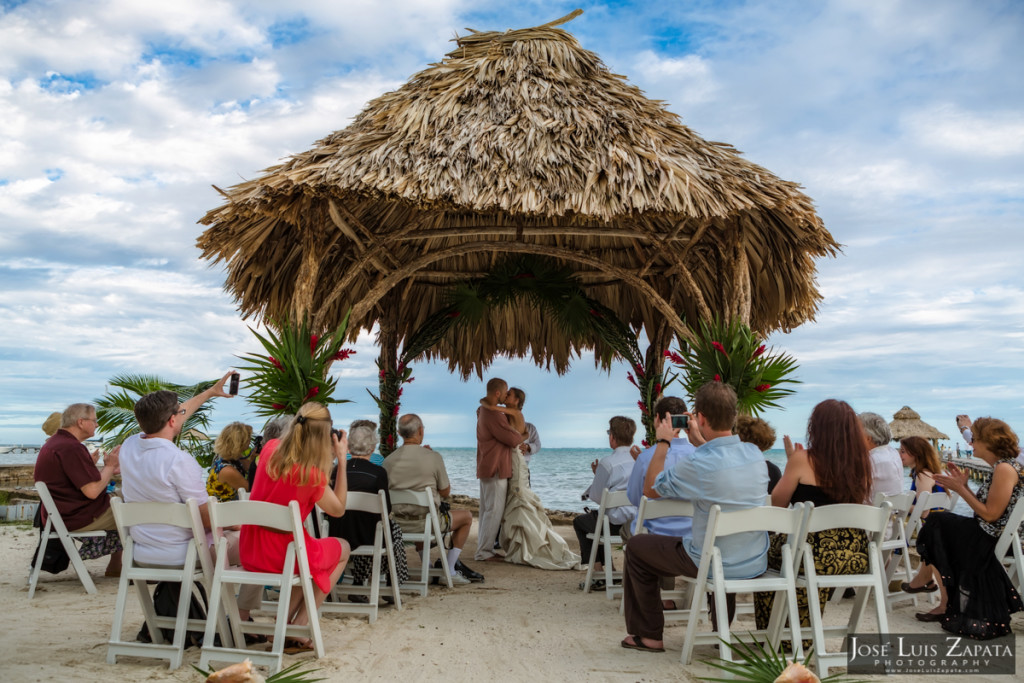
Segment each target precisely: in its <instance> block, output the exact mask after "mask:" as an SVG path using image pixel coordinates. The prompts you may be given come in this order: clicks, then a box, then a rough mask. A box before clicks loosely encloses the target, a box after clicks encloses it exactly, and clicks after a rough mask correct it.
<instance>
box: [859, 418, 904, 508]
mask: <svg viewBox="0 0 1024 683" xmlns="http://www.w3.org/2000/svg"><path fill="white" fill-rule="evenodd" d="M857 417H859V418H860V422H861V424H862V425H863V426H864V433H865V434H867V435H868V439H869V440H870V441H871V445H872V448H871V451H870V453H868V455H869V456H870V458H871V498H870V499H869V500H866V501H864V502H865V503H871V502H872V501H873V500H874V499H875V496H876V495H878V494H879V493H886V494H889V495H891V496H895V495H897V494H900V493H903V461H902V460H900V454H899V452H898V451H897V450H896V449H895V448H893V447H892V446H891V445H889V442H890V441H892V431H890V429H889V423H887V422H886V421H885V418H884V417H882V416H881V415H879V414H878V413H861V414H860V415H858V416H857Z"/></svg>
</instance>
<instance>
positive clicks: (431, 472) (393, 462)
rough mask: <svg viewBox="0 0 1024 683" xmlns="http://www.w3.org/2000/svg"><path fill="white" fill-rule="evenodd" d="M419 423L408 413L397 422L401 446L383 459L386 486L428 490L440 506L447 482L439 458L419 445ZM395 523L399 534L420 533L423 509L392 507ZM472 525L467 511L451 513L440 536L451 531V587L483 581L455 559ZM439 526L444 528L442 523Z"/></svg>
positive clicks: (442, 464) (421, 433) (477, 574)
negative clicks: (429, 488)
mask: <svg viewBox="0 0 1024 683" xmlns="http://www.w3.org/2000/svg"><path fill="white" fill-rule="evenodd" d="M423 433H424V430H423V421H422V420H420V418H419V416H418V415H414V414H413V413H409V414H407V415H403V416H401V417H400V418H398V435H399V436H401V437H402V440H403V442H402V445H401V447H399V448H396V449H395V450H394V452H392V453H391V455H389V456H388V457H386V458H384V469H386V470H387V471H388V486H390V487H391V490H393V491H395V490H403V489H408V490H411V491H424V490H426V488H427V487H428V486H429V487H431V488H432V489H434V502H435V503H440V500H441V498H445V497H447V496H448V495H449V494H450V493H451V490H452V485H451V483H450V482H449V481H448V471H447V470H446V469H445V466H444V460H443V459H442V458H441V454H440V453H437V452H436V451H433V450H431V449H430V448H429V447H428V446H424V445H423ZM392 513H393V516H394V518H395V522H397V523H398V525H399V526H400V527H402V531H405V532H409V533H423V520H424V518H425V517H426V514H427V511H426V508H422V507H420V506H418V505H395V506H393V509H392ZM472 525H473V513H471V512H470V511H469V510H452V511H451V521H450V523H449V524H448V528H442V529H441V531H442V533H446V532H448V531H451V533H452V547H451V549H450V550H448V568H449V571H450V572H451V578H452V583H453V584H467V583H470V582H471V581H472V582H480V581H483V580H484V577H483V575H481V574H479V573H478V572H475V571H473V570H472V569H470V568H469V567H467V566H466V565H465V564H463V563H462V560H460V559H459V557H460V556H461V555H462V547H463V546H464V545H465V544H466V540H467V539H468V538H469V529H470V527H471V526H472ZM441 526H442V527H445V526H446V523H445V521H444V520H442V521H441Z"/></svg>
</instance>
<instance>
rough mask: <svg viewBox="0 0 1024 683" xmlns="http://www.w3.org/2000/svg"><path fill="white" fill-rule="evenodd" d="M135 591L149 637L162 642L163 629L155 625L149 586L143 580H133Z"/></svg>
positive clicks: (159, 642) (155, 641)
mask: <svg viewBox="0 0 1024 683" xmlns="http://www.w3.org/2000/svg"><path fill="white" fill-rule="evenodd" d="M132 583H133V584H135V591H136V592H137V593H138V595H139V606H141V607H142V615H143V618H144V619H145V621H146V628H148V629H149V637H150V638H151V639H152V640H153V642H154V643H157V644H158V645H161V644H164V643H165V642H166V641H165V640H164V634H163V631H162V630H161V629H160V627H159V626H157V625H156V609H155V608H154V607H153V596H152V595H150V592H149V587H148V586H147V585H146V582H145V581H135V580H132Z"/></svg>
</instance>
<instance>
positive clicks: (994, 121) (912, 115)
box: [904, 103, 1024, 157]
mask: <svg viewBox="0 0 1024 683" xmlns="http://www.w3.org/2000/svg"><path fill="white" fill-rule="evenodd" d="M904 126H905V127H906V128H907V130H908V133H909V134H910V135H911V136H913V137H914V138H916V139H917V140H918V142H919V143H920V144H921V145H923V146H926V147H929V146H934V147H936V148H938V149H942V150H948V151H951V152H957V153H960V154H965V155H969V156H982V157H1009V156H1020V155H1022V154H1024V114H1022V113H1021V112H1020V111H1019V110H1018V111H1002V112H985V113H979V112H971V111H965V110H963V109H961V108H960V107H958V106H957V105H955V104H948V103H947V104H940V105H936V106H933V107H929V108H928V109H925V110H922V111H913V112H909V113H908V114H907V115H906V116H905V118H904Z"/></svg>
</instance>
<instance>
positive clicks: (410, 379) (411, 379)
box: [405, 377, 416, 382]
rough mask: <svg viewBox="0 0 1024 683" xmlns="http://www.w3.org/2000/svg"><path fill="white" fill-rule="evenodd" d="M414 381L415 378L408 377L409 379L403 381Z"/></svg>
mask: <svg viewBox="0 0 1024 683" xmlns="http://www.w3.org/2000/svg"><path fill="white" fill-rule="evenodd" d="M414 379H416V378H415V377H410V378H409V379H407V380H405V381H406V382H411V381H413V380H414Z"/></svg>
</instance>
